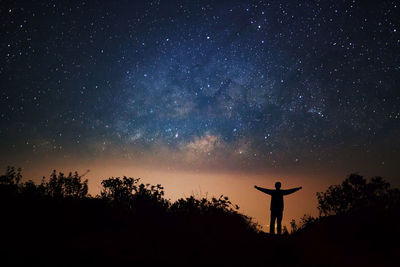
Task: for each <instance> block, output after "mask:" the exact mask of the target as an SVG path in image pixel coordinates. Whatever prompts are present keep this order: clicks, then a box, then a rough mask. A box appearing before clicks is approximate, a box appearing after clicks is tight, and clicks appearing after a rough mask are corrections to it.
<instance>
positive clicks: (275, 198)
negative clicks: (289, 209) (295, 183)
mask: <svg viewBox="0 0 400 267" xmlns="http://www.w3.org/2000/svg"><path fill="white" fill-rule="evenodd" d="M254 187H255V188H256V189H258V190H260V191H261V192H264V193H265V194H268V195H271V223H270V224H269V232H270V234H274V233H275V231H274V230H275V220H276V221H277V225H278V235H280V234H281V231H282V229H281V223H282V215H283V196H284V195H289V194H291V193H294V192H296V191H298V190H300V189H301V188H302V187H296V188H292V189H287V190H281V183H280V182H276V183H275V188H276V190H273V189H266V188H262V187H258V186H256V185H255V186H254Z"/></svg>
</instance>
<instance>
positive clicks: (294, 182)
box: [23, 160, 344, 231]
mask: <svg viewBox="0 0 400 267" xmlns="http://www.w3.org/2000/svg"><path fill="white" fill-rule="evenodd" d="M53 169H56V170H57V171H61V172H64V173H68V172H69V171H75V170H76V171H78V172H79V173H80V174H83V173H84V172H85V171H86V170H87V169H90V172H89V173H88V174H87V175H86V176H85V178H86V179H88V180H89V193H90V194H92V195H96V194H98V193H99V192H100V190H101V184H100V183H101V181H102V180H104V179H107V178H109V177H111V176H114V177H122V176H130V177H135V178H141V182H143V183H150V184H161V185H162V186H164V191H165V197H166V198H167V199H170V200H171V201H175V200H176V199H179V198H183V197H188V196H191V195H194V196H195V197H208V198H211V197H213V196H216V197H219V196H220V195H224V196H228V197H229V198H230V200H231V201H232V203H233V204H237V205H239V207H240V209H239V212H241V213H243V214H245V215H247V216H250V217H252V218H253V221H255V222H257V223H258V224H260V225H261V226H262V229H263V230H264V231H268V230H267V229H268V228H267V225H268V224H269V219H270V217H269V216H270V215H269V213H270V211H269V205H270V197H269V196H268V195H265V194H263V193H262V192H259V191H257V190H255V189H254V185H258V186H261V187H265V188H274V184H275V182H276V181H280V182H281V183H282V188H292V187H297V186H302V187H303V189H302V190H300V191H298V192H296V193H294V194H292V195H289V196H286V197H285V210H284V217H283V220H282V226H286V227H287V228H288V230H290V221H291V220H292V219H295V220H296V222H297V223H299V220H300V218H301V217H302V216H303V215H304V214H310V215H313V216H316V215H317V214H318V212H317V199H316V196H315V193H316V192H318V191H324V190H326V188H327V187H328V186H329V185H330V184H332V183H337V182H340V181H341V180H342V179H343V178H344V176H342V177H340V176H339V177H337V178H338V179H337V180H336V181H333V178H332V177H324V179H321V176H319V175H317V174H314V176H310V175H304V174H293V173H292V174H291V173H287V174H283V173H270V172H269V173H241V172H237V171H232V172H229V171H226V170H225V171H215V170H212V171H204V170H172V169H169V170H168V169H166V168H155V167H148V166H132V165H131V164H126V162H121V161H109V160H108V161H106V162H103V161H97V162H92V163H91V164H90V163H89V164H87V163H81V164H76V163H74V164H72V163H71V164H67V163H66V162H64V163H62V162H59V163H55V164H54V163H53V164H48V165H47V164H46V165H41V166H39V165H34V166H31V167H25V168H24V169H23V177H24V179H25V180H28V179H32V180H34V181H36V182H39V181H40V179H41V178H42V177H43V176H46V177H48V175H49V174H50V172H51V171H52V170H53Z"/></svg>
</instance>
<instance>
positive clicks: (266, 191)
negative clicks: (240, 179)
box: [254, 185, 275, 195]
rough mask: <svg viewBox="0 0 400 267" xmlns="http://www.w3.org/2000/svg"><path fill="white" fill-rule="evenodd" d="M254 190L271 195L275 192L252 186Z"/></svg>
mask: <svg viewBox="0 0 400 267" xmlns="http://www.w3.org/2000/svg"><path fill="white" fill-rule="evenodd" d="M254 188H255V189H257V190H260V191H261V192H263V193H265V194H268V195H271V194H272V192H274V191H275V190H271V189H267V188H262V187H258V186H256V185H255V186H254Z"/></svg>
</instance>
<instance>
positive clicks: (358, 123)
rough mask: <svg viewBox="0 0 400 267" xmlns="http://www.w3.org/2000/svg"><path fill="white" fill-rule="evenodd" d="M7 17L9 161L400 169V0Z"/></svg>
mask: <svg viewBox="0 0 400 267" xmlns="http://www.w3.org/2000/svg"><path fill="white" fill-rule="evenodd" d="M0 10H1V11H0V25H1V28H2V30H1V33H0V39H1V42H0V56H1V57H0V81H1V93H0V125H1V128H0V146H1V158H2V159H6V158H14V157H15V158H18V159H19V160H22V161H30V160H33V159H34V158H38V157H39V158H40V157H44V158H46V157H60V158H63V157H64V158H71V157H72V158H73V157H77V156H79V157H85V158H96V157H100V156H102V155H110V156H118V157H124V158H128V159H136V160H140V159H141V158H147V159H149V158H153V159H157V160H156V161H163V162H166V164H169V163H170V162H175V163H176V162H178V163H177V165H180V166H183V165H189V166H200V165H201V166H203V167H204V166H206V167H207V166H211V165H213V164H214V165H217V166H218V168H224V167H226V168H230V167H232V166H235V167H238V168H240V169H268V168H278V169H279V168H282V169H285V168H297V167H301V168H311V169H322V170H323V169H324V168H328V167H329V168H335V167H336V166H338V165H341V164H349V165H353V166H355V168H356V169H357V168H358V167H359V166H362V165H365V164H370V165H371V166H372V167H373V168H376V169H377V170H381V169H379V168H387V169H385V171H387V172H388V173H396V170H398V167H397V166H395V164H392V165H390V162H393V161H394V159H395V158H396V157H397V158H398V157H399V156H400V141H399V140H400V139H399V138H398V136H399V134H400V90H399V85H400V75H399V71H400V57H399V55H400V49H399V48H400V35H399V31H400V12H399V2H398V1H355V0H354V1H286V2H282V1H107V2H105V1H67V2H60V1H26V2H24V1H9V2H6V3H2V4H1V9H0ZM396 168H397V169H396Z"/></svg>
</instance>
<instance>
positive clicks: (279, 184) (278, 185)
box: [275, 182, 282, 190]
mask: <svg viewBox="0 0 400 267" xmlns="http://www.w3.org/2000/svg"><path fill="white" fill-rule="evenodd" d="M281 185H282V184H281V182H276V183H275V188H276V189H277V190H279V189H281Z"/></svg>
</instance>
